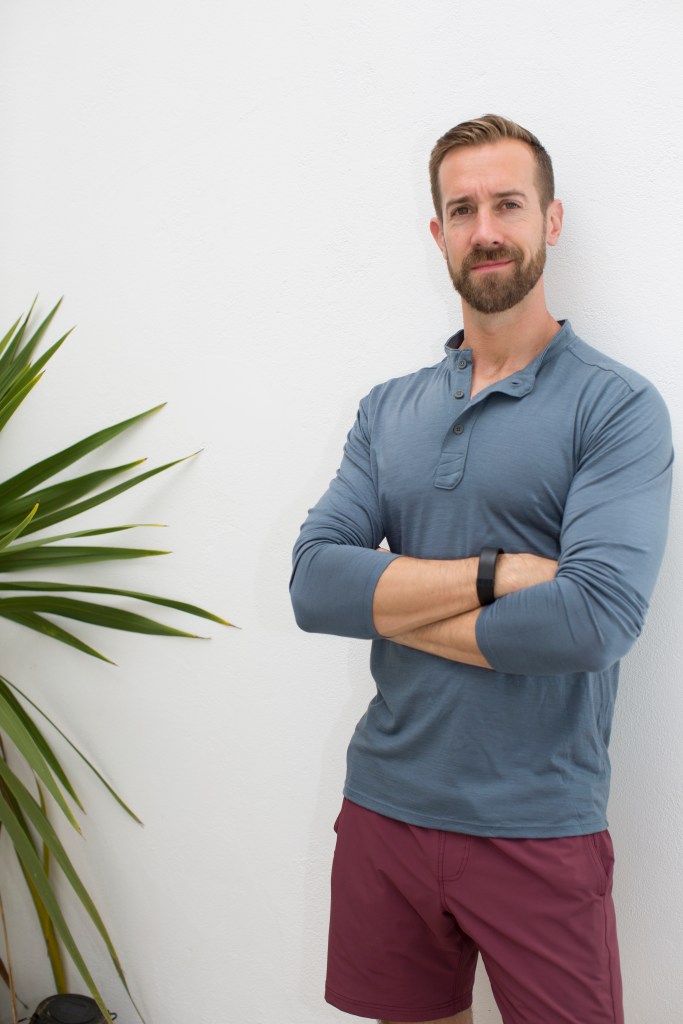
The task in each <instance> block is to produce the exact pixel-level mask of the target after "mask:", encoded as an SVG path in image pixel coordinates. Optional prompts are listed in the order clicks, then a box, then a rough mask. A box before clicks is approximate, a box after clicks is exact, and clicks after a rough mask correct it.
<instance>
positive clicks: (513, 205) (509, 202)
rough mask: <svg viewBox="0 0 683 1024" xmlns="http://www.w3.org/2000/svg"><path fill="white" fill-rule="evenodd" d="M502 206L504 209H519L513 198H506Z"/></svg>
mask: <svg viewBox="0 0 683 1024" xmlns="http://www.w3.org/2000/svg"><path fill="white" fill-rule="evenodd" d="M503 207H504V208H505V209H506V210H519V209H520V206H519V203H516V202H515V200H514V199H506V200H505V202H504V203H503Z"/></svg>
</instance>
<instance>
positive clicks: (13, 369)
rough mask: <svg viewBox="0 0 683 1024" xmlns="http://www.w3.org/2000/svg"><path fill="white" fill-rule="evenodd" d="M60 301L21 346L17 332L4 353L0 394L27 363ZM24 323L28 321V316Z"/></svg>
mask: <svg viewBox="0 0 683 1024" xmlns="http://www.w3.org/2000/svg"><path fill="white" fill-rule="evenodd" d="M61 303H62V300H61V299H60V300H59V302H58V303H57V305H56V306H55V307H54V308H53V309H52V310H51V311H50V312H49V313H48V315H47V316H46V317H45V319H44V320H43V321H42V323H41V324H40V325H39V326H38V327H37V328H36V330H35V331H34V332H33V334H32V335H31V337H30V338H29V339H28V340H27V341H26V342H25V343H24V344H23V346H22V345H21V341H22V338H23V333H20V334H18V335H17V336H16V337H15V338H14V340H13V341H12V342H11V344H10V345H9V348H8V349H7V352H6V353H5V355H6V356H7V362H6V363H5V365H4V366H3V368H2V370H1V371H0V394H2V393H3V392H4V391H6V390H7V388H8V386H10V385H11V383H12V382H13V381H14V380H16V378H17V377H18V376H19V375H20V374H21V373H22V372H23V370H24V368H25V367H26V366H27V365H28V364H29V362H30V360H31V356H32V355H33V353H34V351H35V350H36V348H37V346H38V344H39V343H40V341H41V339H42V338H43V335H44V334H45V332H46V331H47V329H48V327H49V326H50V324H51V322H52V320H53V318H54V316H55V314H56V312H57V310H58V309H59V307H60V305H61ZM29 316H30V313H29ZM26 323H28V318H27V320H26Z"/></svg>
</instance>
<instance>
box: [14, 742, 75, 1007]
mask: <svg viewBox="0 0 683 1024" xmlns="http://www.w3.org/2000/svg"><path fill="white" fill-rule="evenodd" d="M3 763H5V762H3ZM6 767H8V766H7V765H6ZM9 770H10V769H9V768H8V771H9ZM0 791H1V792H2V795H3V797H4V799H5V800H6V801H7V803H8V804H9V805H10V808H11V810H12V812H13V813H14V815H15V817H16V819H17V821H18V822H19V824H20V825H21V827H22V828H23V830H24V832H25V834H26V836H27V838H28V839H29V840H30V841H31V843H32V845H33V848H34V849H35V850H36V853H37V852H38V850H37V847H36V844H35V842H34V839H33V835H32V833H31V830H30V828H29V826H28V823H27V821H26V817H25V815H24V814H23V813H22V810H21V807H20V806H19V804H18V802H17V800H16V798H15V796H14V794H13V793H12V791H11V788H9V787H8V786H7V783H6V781H5V779H4V778H3V777H2V776H1V775H0ZM38 795H39V797H40V809H41V811H42V813H43V814H44V815H45V817H46V818H47V807H46V805H45V797H44V795H43V790H42V789H41V787H40V784H39V785H38ZM41 860H42V865H43V871H44V872H45V875H46V877H47V879H48V881H49V879H50V850H49V847H48V846H47V844H46V843H43V853H42V858H41ZM19 866H20V868H21V871H22V874H23V876H24V881H25V882H26V887H27V888H28V891H29V895H30V896H31V900H32V901H33V906H34V907H35V911H36V915H37V917H38V923H39V925H40V930H41V931H42V933H43V939H44V940H45V948H46V951H47V955H48V959H49V961H50V966H51V967H52V976H53V978H54V981H55V988H56V990H57V992H66V991H67V987H66V970H65V967H64V958H63V957H62V951H61V949H60V947H59V941H58V939H57V933H56V932H55V927H54V925H53V923H52V921H51V920H50V915H49V914H48V912H47V910H46V909H45V906H44V904H43V901H42V900H41V898H40V896H39V895H38V890H37V889H36V887H35V885H34V883H33V880H32V878H31V876H30V875H29V873H28V872H27V870H26V868H25V867H24V865H23V863H22V862H21V861H19Z"/></svg>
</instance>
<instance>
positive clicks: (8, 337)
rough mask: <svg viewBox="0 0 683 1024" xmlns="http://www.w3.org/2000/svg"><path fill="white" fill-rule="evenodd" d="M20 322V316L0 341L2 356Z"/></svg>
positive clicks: (0, 353)
mask: <svg viewBox="0 0 683 1024" xmlns="http://www.w3.org/2000/svg"><path fill="white" fill-rule="evenodd" d="M20 323H21V317H19V318H18V320H15V321H14V323H13V324H12V326H11V327H10V329H9V331H8V332H7V334H6V335H5V336H4V337H3V339H2V341H0V356H1V355H2V353H3V352H4V351H5V349H6V348H7V346H8V344H9V343H10V341H11V339H12V335H13V334H14V332H15V331H16V329H17V327H18V326H19V324H20Z"/></svg>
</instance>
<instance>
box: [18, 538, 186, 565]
mask: <svg viewBox="0 0 683 1024" xmlns="http://www.w3.org/2000/svg"><path fill="white" fill-rule="evenodd" d="M24 532H26V531H24ZM168 554H169V552H168V551H156V550H151V549H147V548H117V547H99V546H95V545H91V544H82V545H73V544H72V545H68V544H62V545H61V546H55V547H49V546H48V547H46V548H45V547H43V548H40V547H39V548H36V549H35V550H27V551H20V552H18V553H17V554H16V555H15V554H14V553H13V552H12V549H11V548H9V550H7V551H4V552H0V573H3V572H22V571H23V570H26V569H43V568H45V567H46V566H50V565H83V564H84V563H85V562H111V561H117V560H118V559H122V558H124V559H125V558H150V557H152V556H154V555H168Z"/></svg>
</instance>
